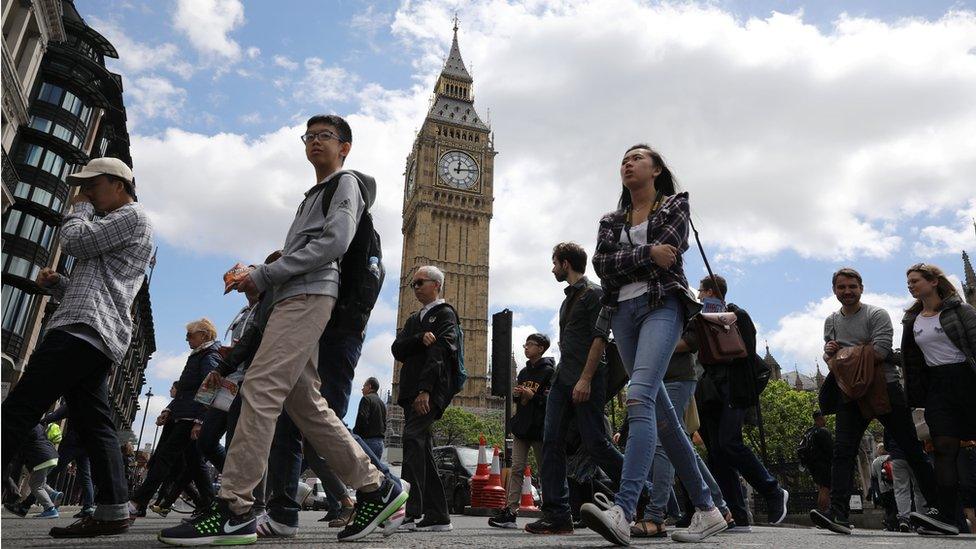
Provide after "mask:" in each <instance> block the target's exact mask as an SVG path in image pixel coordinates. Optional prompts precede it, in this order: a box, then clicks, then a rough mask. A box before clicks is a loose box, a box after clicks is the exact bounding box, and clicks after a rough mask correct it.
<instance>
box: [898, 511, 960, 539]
mask: <svg viewBox="0 0 976 549" xmlns="http://www.w3.org/2000/svg"><path fill="white" fill-rule="evenodd" d="M908 518H909V520H911V521H912V526H914V527H915V529H916V530H918V531H919V533H924V534H926V535H930V536H931V535H936V536H937V535H940V534H941V535H943V536H957V535H959V528H957V527H956V525H954V524H952V523H951V522H949V521H948V520H946V517H945V516H944V515H943V514H942V513H940V512H939V510H938V509H934V508H933V509H929V510H928V511H927V512H925V513H924V514H923V513H919V512H917V511H914V512H912V513H911V514H909V515H908ZM922 530H925V532H922Z"/></svg>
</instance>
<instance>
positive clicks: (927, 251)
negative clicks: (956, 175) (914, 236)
mask: <svg viewBox="0 0 976 549" xmlns="http://www.w3.org/2000/svg"><path fill="white" fill-rule="evenodd" d="M955 217H956V223H955V224H954V225H953V226H940V225H929V226H927V227H924V228H923V229H922V230H921V231H919V240H918V242H916V243H915V247H914V250H915V253H916V254H918V255H919V256H920V257H921V258H922V259H924V258H926V257H930V256H935V255H943V254H958V253H961V252H962V251H963V250H968V251H969V252H970V253H976V221H973V220H974V219H976V198H972V199H970V200H969V204H968V205H967V207H965V208H963V209H960V210H957V211H956V213H955Z"/></svg>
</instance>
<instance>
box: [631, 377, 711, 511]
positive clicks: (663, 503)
mask: <svg viewBox="0 0 976 549" xmlns="http://www.w3.org/2000/svg"><path fill="white" fill-rule="evenodd" d="M697 384H698V383H697V382H695V381H669V382H667V383H665V384H664V387H665V389H666V390H667V392H668V397H669V398H670V399H671V404H672V405H673V406H674V410H675V415H677V416H678V421H679V422H680V423H681V430H682V431H685V421H684V419H685V418H684V413H683V412H684V409H685V408H687V407H688V402H689V401H691V395H693V394H695V385H697ZM678 412H682V413H681V414H678ZM695 460H696V461H697V463H698V472H700V473H701V476H702V479H704V480H705V484H706V485H708V491H709V492H710V493H711V494H712V501H714V502H715V505H716V506H717V507H718V508H719V510H720V511H722V512H723V514H724V512H725V510H726V509H725V500H724V499H722V490H721V489H720V488H719V486H718V483H717V482H715V479H714V478H712V473H711V472H710V471H709V470H708V467H705V462H704V461H702V458H701V456H700V455H698V452H695ZM673 481H674V465H672V464H671V460H670V459H668V454H667V453H666V452H665V451H664V446H662V445H661V441H660V440H658V442H657V448H656V449H655V450H654V464H653V466H652V467H651V486H652V487H651V501H650V503H649V504H648V506H647V510H646V512H645V514H644V518H646V519H647V520H651V521H654V522H656V523H658V524H661V523H663V522H664V520H665V518H667V513H668V507H669V504H670V503H671V502H670V501H669V500H671V499H674V490H672V489H671V483H672V482H673ZM674 505H675V508H678V509H680V508H679V507H678V505H677V501H676V500H675V502H674Z"/></svg>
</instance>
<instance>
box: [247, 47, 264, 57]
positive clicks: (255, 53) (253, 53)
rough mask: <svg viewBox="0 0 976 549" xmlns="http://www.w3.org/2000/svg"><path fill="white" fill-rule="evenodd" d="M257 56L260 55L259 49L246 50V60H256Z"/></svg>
mask: <svg viewBox="0 0 976 549" xmlns="http://www.w3.org/2000/svg"><path fill="white" fill-rule="evenodd" d="M259 55H261V48H258V47H255V46H251V47H250V48H247V58H248V59H257V58H258V56H259Z"/></svg>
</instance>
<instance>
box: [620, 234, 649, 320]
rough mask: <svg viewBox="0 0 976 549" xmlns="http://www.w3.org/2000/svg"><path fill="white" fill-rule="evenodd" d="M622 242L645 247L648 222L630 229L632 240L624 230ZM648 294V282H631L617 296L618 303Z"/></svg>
mask: <svg viewBox="0 0 976 549" xmlns="http://www.w3.org/2000/svg"><path fill="white" fill-rule="evenodd" d="M620 242H621V243H626V244H630V243H631V242H633V243H634V246H643V245H644V244H647V221H645V222H643V223H641V224H640V225H637V226H634V227H631V228H630V239H629V240H628V239H627V230H626V229H624V230H622V231H620ZM646 293H647V282H631V283H630V284H627V285H626V286H624V287H622V288H620V293H619V294H618V296H617V303H623V302H624V301H627V300H628V299H634V298H635V297H640V296H642V295H644V294H646Z"/></svg>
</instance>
